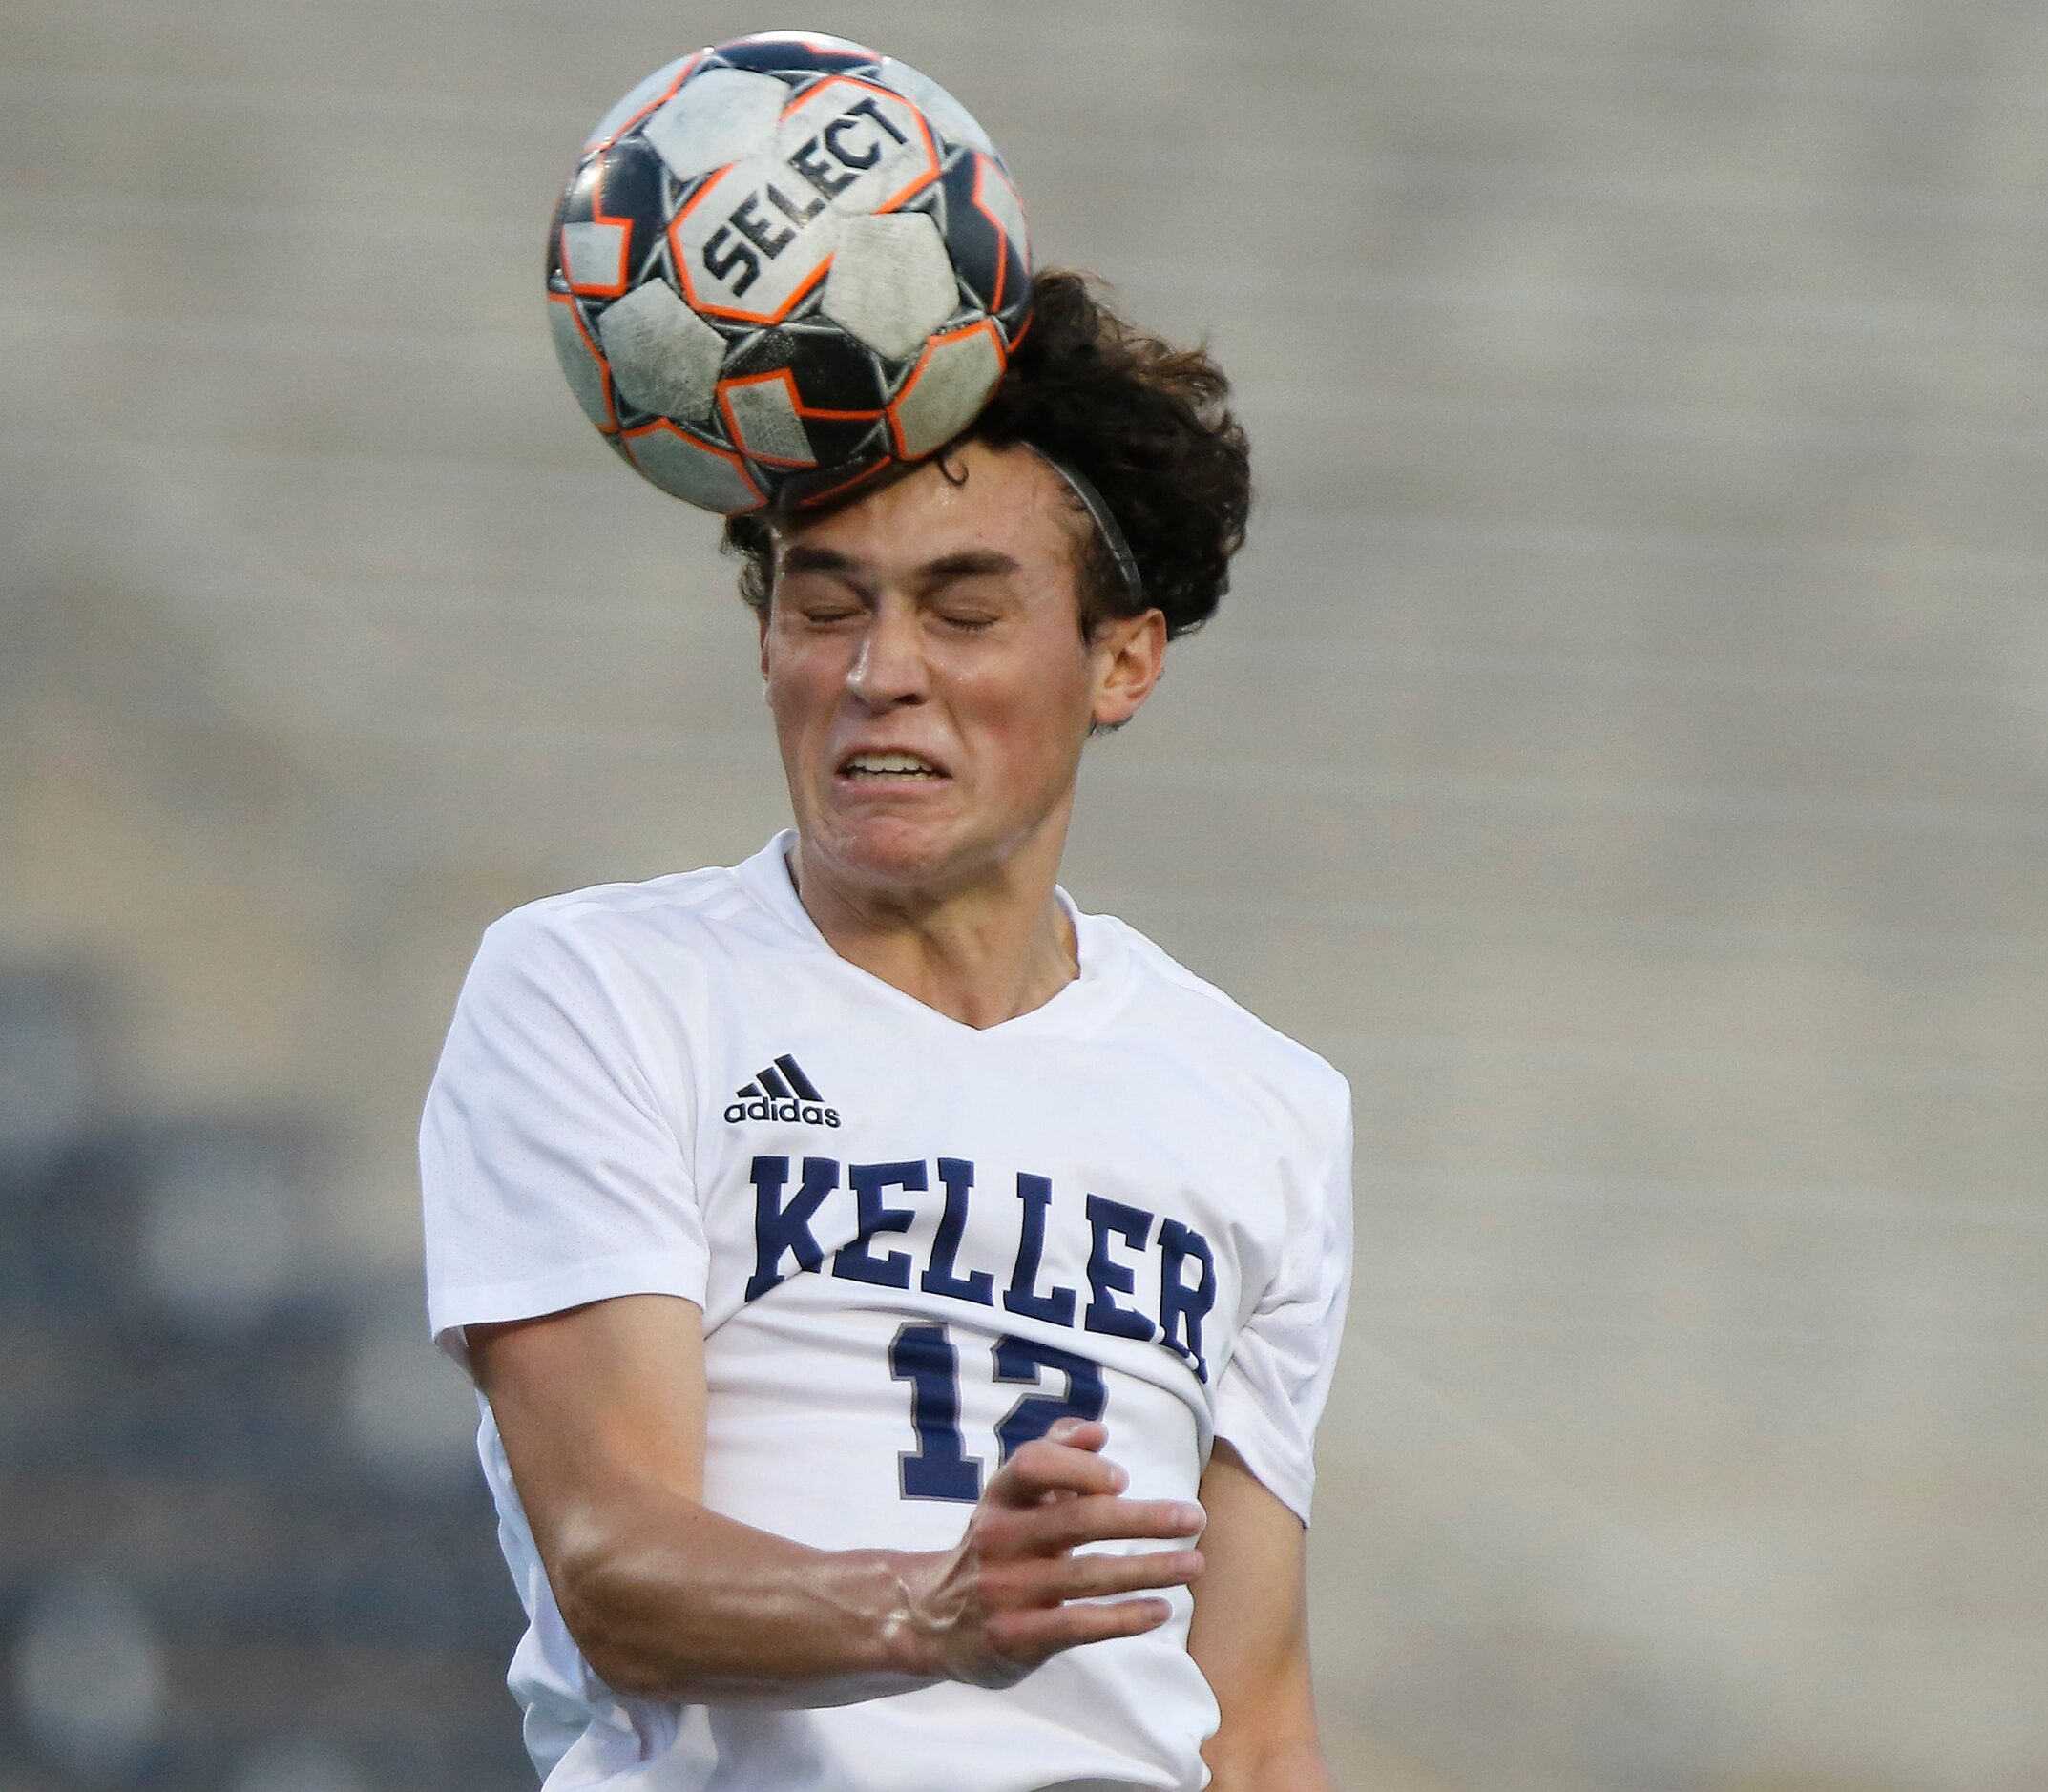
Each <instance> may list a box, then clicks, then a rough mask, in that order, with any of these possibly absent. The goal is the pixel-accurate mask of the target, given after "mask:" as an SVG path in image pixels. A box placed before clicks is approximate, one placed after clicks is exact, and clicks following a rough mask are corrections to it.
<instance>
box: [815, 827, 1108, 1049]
mask: <svg viewBox="0 0 2048 1792" xmlns="http://www.w3.org/2000/svg"><path fill="white" fill-rule="evenodd" d="M1041 859H1042V860H1043V863H1042V864H1040V863H1036V861H1039V860H1041ZM1020 861H1027V863H1020ZM837 869H838V868H837V867H836V866H834V865H832V864H831V863H830V862H829V860H828V859H827V858H826V857H825V855H824V854H822V853H817V852H812V853H810V854H807V855H806V853H805V850H804V844H803V842H802V840H801V838H800V839H799V841H798V844H797V845H796V846H795V848H794V849H793V850H792V852H791V853H790V864H789V870H790V875H791V877H792V878H793V879H794V880H795V883H796V886H797V897H798V900H799V901H800V902H802V903H803V905H804V907H805V912H806V913H807V914H809V916H810V918H811V920H812V921H813V922H815V923H816V924H817V927H818V931H819V932H820V933H822V934H823V935H824V936H825V943H826V944H827V945H829V946H830V947H831V948H832V949H833V950H834V951H835V952H837V953H838V954H839V955H840V957H842V958H844V959H846V961H847V962H848V963H849V964H854V965H858V966H859V967H860V968H861V969H863V970H865V971H867V973H868V974H869V975H870V976H874V977H879V978H881V980H882V981H883V982H884V983H887V984H889V985H892V986H893V987H894V988H896V989H898V990H902V991H903V992H904V993H905V994H906V995H909V996H912V997H914V998H915V999H916V1000H918V1001H920V1002H922V1003H924V1004H925V1005H926V1006H927V1007H928V1008H932V1009H936V1010H937V1011H939V1012H940V1013H941V1014H944V1015H946V1016H948V1017H949V1018H950V1019H952V1020H956V1021H959V1022H961V1023H962V1024H963V1025H965V1026H969V1027H975V1028H981V1027H993V1026H997V1025H999V1024H1000V1023H1001V1022H1003V1021H1006V1020H1014V1019H1015V1018H1016V1017H1017V1016H1018V1015H1019V1014H1028V1013H1030V1012H1031V1011H1032V1010H1033V1009H1034V1008H1039V1007H1042V1006H1043V1005H1044V1004H1045V1003H1047V1002H1049V1001H1051V1000H1052V999H1053V997H1054V996H1055V995H1057V994H1058V993H1059V991H1060V990H1062V989H1064V988H1065V987H1066V986H1067V985H1068V984H1069V983H1071V982H1073V981H1074V979H1075V977H1076V975H1077V974H1078V970H1079V953H1078V946H1077V943H1076V939H1075V934H1074V924H1073V922H1072V921H1071V920H1070V919H1069V918H1068V916H1067V913H1066V910H1065V909H1064V908H1062V907H1061V906H1060V904H1059V901H1058V898H1057V897H1056V896H1055V893H1054V879H1055V873H1056V871H1057V869H1058V853H1057V843H1056V842H1055V843H1054V851H1053V853H1052V854H1051V855H1050V856H1047V855H1044V854H1040V853H1030V852H1026V853H1020V854H1017V855H1015V856H1014V858H1013V859H1011V860H1010V861H1008V862H1006V863H1005V864H1004V865H1001V866H1000V867H999V868H998V869H997V870H996V871H995V872H994V873H993V874H992V875H990V876H986V877H983V878H979V879H977V880H975V881H974V882H973V883H972V884H971V885H969V886H965V887H962V888H960V889H957V890H953V891H951V892H949V893H947V894H944V895H931V894H929V893H925V892H919V891H911V892H908V893H906V892H904V891H901V890H897V889H894V888H891V887H889V886H877V885H869V884H865V883H862V882H859V881H856V880H853V879H849V878H846V877H844V876H841V875H837Z"/></svg>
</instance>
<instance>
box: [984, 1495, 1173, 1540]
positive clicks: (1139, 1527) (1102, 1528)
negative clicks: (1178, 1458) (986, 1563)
mask: <svg viewBox="0 0 2048 1792" xmlns="http://www.w3.org/2000/svg"><path fill="white" fill-rule="evenodd" d="M1204 1521H1205V1517H1204V1514H1203V1512H1202V1508H1201V1507H1200V1506H1197V1505H1195V1504H1194V1503H1193V1502H1192V1501H1190V1500H1127V1499H1118V1498H1116V1497H1115V1496H1113V1495H1104V1494H1089V1495H1085V1496H1083V1497H1082V1498H1080V1499H1073V1500H1063V1501H1061V1502H1059V1503H1058V1504H1056V1505H1049V1506H1035V1507H1033V1508H1032V1509H1031V1510H1030V1511H1023V1512H1015V1513H1013V1514H1010V1515H1009V1516H1008V1517H1007V1519H1006V1521H1005V1522H1004V1523H1003V1524H1002V1525H1001V1526H1000V1527H991V1528H990V1530H989V1531H987V1532H984V1533H983V1535H982V1538H981V1542H982V1547H983V1550H984V1552H989V1553H1001V1554H1007V1555H1054V1554H1058V1553H1061V1552H1065V1551H1067V1550H1072V1549H1075V1548H1076V1547H1078V1546H1079V1545H1081V1544H1083V1543H1125V1542H1130V1543H1139V1542H1168V1541H1179V1540H1180V1539H1181V1538H1182V1537H1198V1536H1200V1535H1201V1534H1202V1525H1203V1523H1204Z"/></svg>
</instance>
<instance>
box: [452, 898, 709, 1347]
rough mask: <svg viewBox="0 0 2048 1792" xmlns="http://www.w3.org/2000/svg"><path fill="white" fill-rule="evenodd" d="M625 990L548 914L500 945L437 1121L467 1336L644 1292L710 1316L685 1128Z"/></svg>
mask: <svg viewBox="0 0 2048 1792" xmlns="http://www.w3.org/2000/svg"><path fill="white" fill-rule="evenodd" d="M631 1036H632V1029H631V1027H630V1025H629V1022H628V1017H627V1016H626V1014H625V1013H624V1012H623V1011H622V1004H621V991H620V990H619V988H618V987H617V979H616V977H612V978H608V977H607V975H606V974H605V968H604V966H603V964H602V963H601V962H600V961H598V960H597V959H596V958H595V957H594V956H593V953H592V949H591V948H589V946H588V945H587V944H586V943H584V942H580V941H578V940H576V939H575V938H574V937H573V933H572V929H570V928H569V927H566V926H565V925H564V924H563V923H562V922H560V921H559V920H557V919H555V918H553V917H551V916H549V915H548V914H547V913H546V912H545V911H535V910H533V909H520V910H515V911H514V912H513V913H512V914H511V915H508V916H506V917H505V919H503V920H502V921H499V922H497V923H495V924H494V925H493V926H492V927H491V928H490V929H489V930H488V931H487V932H486V933H485V935H484V939H483V944H482V946H481V947H480V948H478V951H477V955H476V961H475V963H474V964H473V965H472V966H471V967H470V974H469V976H468V978H467V979H466V980H465V982H464V984H463V989H462V994H461V997H460V998H459V1000H458V1001H457V1003H456V1007H455V1017H454V1021H453V1023H452V1024H451V1026H450V1027H449V1036H448V1043H447V1045H446V1046H445V1047H444V1048H443V1050H442V1053H441V1061H440V1065H439V1068H438V1069H437V1070H436V1071H435V1073H434V1079H433V1086H432V1088H431V1089H430V1091H429V1092H428V1097H427V1109H426V1114H425V1115H424V1117H423V1119H422V1121H421V1126H420V1188H421V1196H422V1204H423V1209H424V1219H425V1228H426V1246H427V1304H428V1321H429V1323H430V1324H431V1325H432V1328H433V1334H434V1339H435V1342H436V1343H438V1344H440V1345H441V1347H442V1348H443V1349H445V1350H447V1351H448V1352H449V1355H450V1356H452V1357H454V1358H455V1360H456V1361H457V1362H459V1363H466V1362H467V1355H466V1352H465V1349H464V1345H463V1337H462V1327H463V1326H465V1325H473V1324H481V1323H489V1322H491V1321H502V1320H514V1319H533V1318H536V1317H538V1316H539V1315H541V1314H544V1313H554V1312H560V1311H563V1310H564V1309H566V1308H569V1307H572V1306H581V1305H584V1304H586V1303H587V1302H592V1301H601V1300H608V1299H611V1298H613V1297H615V1296H617V1295H626V1294H673V1295H679V1296H681V1297H683V1298H684V1299H686V1300H691V1301H695V1302H697V1303H698V1304H699V1305H702V1304H703V1300H704V1287H705V1272H706V1265H707V1262H708V1252H707V1250H706V1247H705V1242H704V1228H703V1221H702V1217H701V1214H700V1210H699V1206H698V1201H697V1192H696V1189H695V1188H694V1186H693V1184H692V1179H691V1176H690V1163H689V1157H688V1155H687V1153H686V1152H685V1149H684V1144H683V1140H682V1139H681V1138H680V1137H679V1134H678V1125H677V1122H676V1118H675V1116H674V1115H673V1114H672V1112H671V1111H668V1110H666V1109H664V1106H663V1104H662V1102H661V1101H660V1100H659V1099H658V1097H657V1094H656V1093H655V1086H654V1083H653V1082H652V1081H651V1080H650V1077H649V1075H648V1073H647V1069H646V1067H645V1066H644V1065H643V1064H641V1063H640V1062H639V1061H637V1057H636V1053H635V1052H634V1050H633V1049H632V1048H631V1047H630V1046H629V1043H628V1041H629V1038H630V1037H631Z"/></svg>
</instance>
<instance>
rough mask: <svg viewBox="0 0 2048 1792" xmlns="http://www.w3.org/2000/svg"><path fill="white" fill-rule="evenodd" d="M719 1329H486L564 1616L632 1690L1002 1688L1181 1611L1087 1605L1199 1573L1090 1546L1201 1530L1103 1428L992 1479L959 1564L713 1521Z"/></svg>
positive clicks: (1142, 1601)
mask: <svg viewBox="0 0 2048 1792" xmlns="http://www.w3.org/2000/svg"><path fill="white" fill-rule="evenodd" d="M702 1324H703V1321H702V1315H701V1314H700V1311H699V1310H698V1308H697V1307H696V1306H694V1305H692V1304H691V1303H690V1302H687V1301H680V1300H675V1299H672V1298H670V1297H667V1296H657V1295H636V1296H631V1297H628V1298H626V1299H623V1300H616V1301H604V1302H598V1303H596V1304H595V1305H592V1306H584V1307H577V1308H575V1309H573V1310H572V1311H570V1312H567V1313H557V1314H551V1315H549V1316H548V1317H547V1318H545V1319H537V1320H525V1321H520V1322H518V1323H512V1324H507V1325H490V1326H475V1325H472V1326H470V1328H469V1331H468V1339H469V1345H470V1361H471V1363H472V1364H473V1365H474V1367H475V1370H476V1377H477V1384H478V1386H480V1387H482V1389H483V1391H484V1394H485V1396H486V1398H488V1399H489V1400H490V1402H491V1411H492V1413H493V1414H494V1415H495V1417H496V1419H497V1425H498V1431H499V1434H500V1436H501V1437H502V1438H503V1439H504V1442H505V1453H506V1457H507V1459H508V1461H509V1462H510V1463H511V1465H512V1479H513V1482H514V1483H515V1484H516V1486H517V1487H518V1490H519V1498H520V1502H521V1504H522V1505H523V1506H524V1507H525V1509H526V1514H527V1518H528V1521H529V1522H530V1523H531V1525H532V1526H533V1541H534V1543H535V1545H536V1546H537V1548H538V1549H539V1552H540V1558H541V1561H542V1563H543V1565H544V1566H545V1567H546V1569H547V1572H548V1581H549V1584H550V1586H551V1587H553V1589H554V1597H555V1602H556V1604H557V1605H558V1606H559V1607H560V1610H561V1614H562V1621H563V1622H564V1623H565V1624H566V1625H567V1626H568V1628H569V1633H570V1635H571V1636H574V1637H575V1640H576V1644H577V1646H578V1647H579V1648H580V1649H581V1650H582V1651H583V1654H584V1657H585V1658H586V1659H587V1660H588V1661H589V1662H590V1664H591V1666H592V1667H593V1668H594V1669H595V1670H596V1672H597V1674H598V1675H599V1676H600V1677H602V1678H603V1679H604V1680H605V1681H606V1682H607V1684H609V1685H611V1686H613V1687H615V1688H616V1689H617V1690H618V1691H620V1692H623V1693H628V1694H633V1695H637V1696H639V1697H642V1698H671V1699H678V1700H687V1701H691V1702H700V1703H719V1704H737V1703H753V1704H771V1705H785V1706H804V1705H830V1704H846V1703H849V1702H851V1701H853V1700H856V1699H861V1698H876V1697H879V1696H881V1695H883V1694H886V1693H897V1692H902V1691H905V1690H907V1689H908V1688H909V1687H912V1686H917V1685H923V1684H929V1683H930V1682H932V1681H935V1680H942V1679H957V1680H965V1681H969V1682H972V1683H973V1684H976V1685H983V1686H1002V1685H1008V1684H1011V1683H1012V1682H1014V1681H1015V1680H1018V1679H1021V1678H1022V1677H1024V1676H1025V1675H1026V1674H1028V1673H1030V1672H1031V1670H1032V1669H1033V1668H1034V1667H1036V1666H1037V1665H1038V1664H1039V1663H1040V1662H1041V1661H1043V1660H1045V1659H1046V1658H1047V1657H1050V1656H1052V1655H1055V1654H1056V1653H1057V1652H1058V1651H1060V1650H1062V1649H1071V1648H1074V1647H1076V1645H1078V1644H1081V1643H1086V1642H1093V1641H1097V1640H1100V1639H1102V1638H1105V1637H1110V1636H1136V1635H1138V1634H1139V1633H1140V1632H1143V1631H1148V1630H1153V1629H1156V1628H1157V1627H1158V1626H1159V1625H1160V1624H1161V1623H1163V1622H1164V1621H1165V1619H1166V1616H1167V1605H1166V1602H1165V1600H1163V1599H1160V1598H1139V1599H1130V1600H1125V1601H1122V1602H1120V1603H1118V1604H1112V1605H1097V1604H1089V1603H1077V1602H1078V1601H1086V1600H1092V1599H1094V1598H1097V1597H1098V1596H1100V1595H1102V1594H1125V1593H1151V1592H1157V1591H1158V1590H1160V1589H1162V1588H1165V1587H1170V1586H1176V1585H1182V1584H1185V1583H1186V1582H1188V1581H1191V1580H1192V1579H1193V1578H1194V1577H1195V1576H1196V1575H1197V1574H1198V1573H1201V1571H1202V1557H1201V1555H1200V1554H1199V1553H1198V1552H1195V1551H1193V1550H1177V1551H1165V1552H1152V1553H1145V1554H1140V1555H1133V1556H1102V1555H1076V1554H1075V1553H1074V1550H1075V1548H1076V1545H1078V1544H1082V1543H1089V1542H1097V1541H1102V1540H1105V1539H1109V1538H1174V1537H1185V1536H1191V1535H1193V1534H1195V1533H1196V1532H1199V1531H1200V1530H1201V1527H1202V1519H1201V1514H1200V1512H1199V1511H1196V1510H1195V1509H1193V1508H1191V1507H1188V1506H1185V1505H1183V1504H1181V1503H1178V1502H1174V1501H1164V1500H1127V1499H1123V1498H1121V1497H1119V1495H1120V1493H1121V1491H1122V1489H1123V1487H1124V1485H1125V1477H1124V1474H1123V1471H1122V1470H1121V1469H1118V1467H1117V1466H1116V1465H1115V1464H1113V1463H1111V1462H1109V1461H1107V1460H1106V1459H1105V1458H1104V1457H1103V1456H1102V1455H1101V1454H1100V1453H1099V1452H1100V1450H1101V1448H1102V1445H1103V1443H1104V1442H1105V1441H1106V1439H1107V1436H1108V1433H1107V1432H1106V1430H1105V1429H1104V1427H1101V1426H1100V1425H1091V1424H1084V1423H1082V1422H1080V1421H1077V1420H1063V1421H1061V1423H1060V1424H1059V1425H1057V1426H1055V1427H1054V1429H1053V1432H1052V1433H1051V1434H1049V1435H1048V1436H1047V1437H1045V1438H1042V1439H1039V1440H1038V1441H1037V1442H1035V1443H1032V1444H1027V1445H1026V1446H1024V1448H1021V1449H1019V1450H1018V1451H1017V1452H1016V1454H1015V1455H1014V1456H1013V1457H1012V1458H1011V1459H1010V1461H1009V1462H1008V1463H1006V1464H1005V1465H1004V1466H1003V1468H1002V1469H1000V1470H999V1471H998V1472H997V1473H996V1474H995V1475H994V1476H993V1477H992V1478H991V1480H990V1483H989V1486H988V1489H987V1490H986V1491H985V1492H984V1493H983V1494H982V1497H981V1499H980V1501H979V1502H978V1503H977V1504H976V1505H975V1507H974V1508H973V1511H972V1514H971V1515H970V1517H969V1519H968V1522H967V1528H966V1532H965V1533H964V1534H963V1536H962V1537H961V1539H960V1542H959V1543H958V1545H957V1546H956V1547H954V1548H953V1549H951V1550H949V1551H941V1552H909V1551H884V1550H842V1551H827V1550H814V1549H811V1548H809V1547H807V1546H805V1545H804V1544H800V1543H795V1542H792V1541H791V1540H789V1539H788V1538H786V1537H780V1536H776V1535H773V1534H771V1533H770V1532H765V1531H759V1530H756V1529H755V1528H753V1527H752V1526H750V1525H745V1524H742V1523H740V1522H738V1521H737V1520H735V1519H731V1518H727V1517H724V1516H722V1515H721V1514H720V1513H717V1512H714V1511H709V1510H708V1509H707V1508H706V1507H705V1506H704V1505H703V1504H702V1492H703V1451H704V1406H705V1393H704V1367H703V1330H702Z"/></svg>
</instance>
